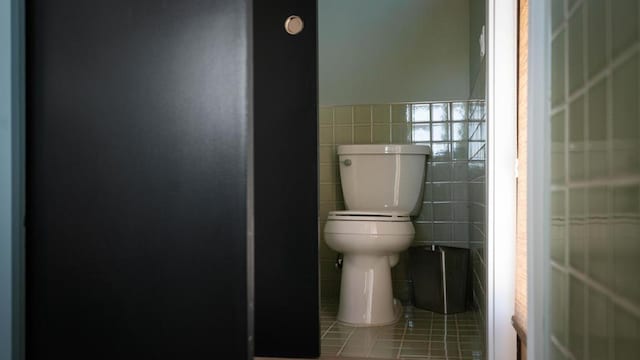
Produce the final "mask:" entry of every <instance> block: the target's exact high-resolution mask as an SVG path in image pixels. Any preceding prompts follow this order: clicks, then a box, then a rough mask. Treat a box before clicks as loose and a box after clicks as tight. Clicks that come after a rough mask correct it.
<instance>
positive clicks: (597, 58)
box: [587, 0, 607, 76]
mask: <svg viewBox="0 0 640 360" xmlns="http://www.w3.org/2000/svg"><path fill="white" fill-rule="evenodd" d="M606 1H607V0H588V1H587V6H588V11H587V15H588V17H587V38H588V41H589V44H588V46H587V55H588V56H587V63H588V64H589V76H593V75H595V74H597V73H598V72H600V71H601V70H602V69H603V68H604V67H605V65H606V62H607V50H606V49H607V47H606V41H607V36H606V34H607V29H606V19H605V16H606V14H607V11H606V7H605V5H606Z"/></svg>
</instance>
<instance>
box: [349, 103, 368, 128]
mask: <svg viewBox="0 0 640 360" xmlns="http://www.w3.org/2000/svg"><path fill="white" fill-rule="evenodd" d="M371 120H372V117H371V106H369V105H356V106H354V107H353V123H354V124H356V125H358V124H360V125H363V124H364V125H371Z"/></svg>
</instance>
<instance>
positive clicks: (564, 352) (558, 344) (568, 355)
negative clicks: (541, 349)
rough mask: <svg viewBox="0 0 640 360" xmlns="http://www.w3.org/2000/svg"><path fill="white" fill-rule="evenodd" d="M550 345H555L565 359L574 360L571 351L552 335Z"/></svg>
mask: <svg viewBox="0 0 640 360" xmlns="http://www.w3.org/2000/svg"><path fill="white" fill-rule="evenodd" d="M550 338H551V344H553V345H555V347H556V348H558V350H560V352H561V353H562V355H564V356H565V357H566V358H567V359H570V360H576V358H575V357H574V356H573V354H572V353H571V351H569V349H567V348H566V347H565V346H564V345H563V344H562V343H561V342H560V341H559V340H558V339H557V338H556V337H555V336H554V335H551V337H550Z"/></svg>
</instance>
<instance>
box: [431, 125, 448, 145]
mask: <svg viewBox="0 0 640 360" xmlns="http://www.w3.org/2000/svg"><path fill="white" fill-rule="evenodd" d="M431 140H432V141H449V140H450V137H449V123H436V124H431Z"/></svg>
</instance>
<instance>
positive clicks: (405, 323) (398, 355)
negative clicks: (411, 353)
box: [396, 321, 409, 359]
mask: <svg viewBox="0 0 640 360" xmlns="http://www.w3.org/2000/svg"><path fill="white" fill-rule="evenodd" d="M408 326H409V322H408V321H405V322H404V329H403V331H402V338H401V339H400V346H399V347H398V354H397V355H396V359H400V354H401V353H402V345H404V337H405V336H406V335H407V327H408Z"/></svg>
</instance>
